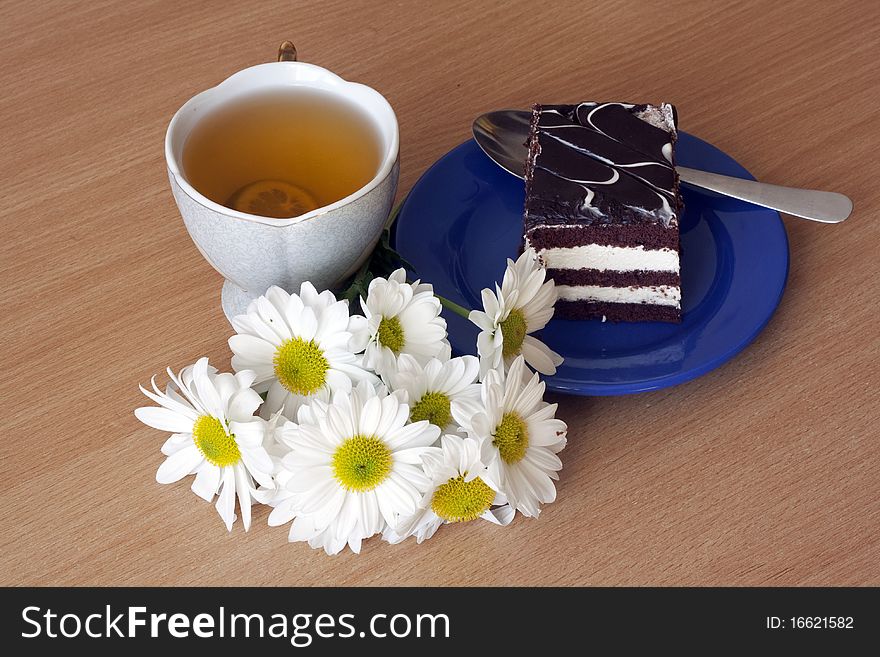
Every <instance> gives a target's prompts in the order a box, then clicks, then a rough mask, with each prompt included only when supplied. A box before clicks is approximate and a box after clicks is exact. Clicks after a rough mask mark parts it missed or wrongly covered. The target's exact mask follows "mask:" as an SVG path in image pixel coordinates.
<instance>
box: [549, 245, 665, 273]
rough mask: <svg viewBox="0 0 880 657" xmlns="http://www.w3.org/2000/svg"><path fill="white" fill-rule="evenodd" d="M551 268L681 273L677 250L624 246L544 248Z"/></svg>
mask: <svg viewBox="0 0 880 657" xmlns="http://www.w3.org/2000/svg"><path fill="white" fill-rule="evenodd" d="M538 255H539V256H540V258H541V260H542V261H543V262H544V265H545V266H546V267H547V268H548V269H584V268H589V269H599V270H601V271H641V270H645V271H669V272H675V273H678V266H679V265H678V252H677V251H673V250H672V249H649V250H646V249H645V247H643V246H636V247H622V246H602V245H599V244H584V245H582V246H574V247H571V248H564V249H563V248H552V249H541V250H540V251H539V252H538Z"/></svg>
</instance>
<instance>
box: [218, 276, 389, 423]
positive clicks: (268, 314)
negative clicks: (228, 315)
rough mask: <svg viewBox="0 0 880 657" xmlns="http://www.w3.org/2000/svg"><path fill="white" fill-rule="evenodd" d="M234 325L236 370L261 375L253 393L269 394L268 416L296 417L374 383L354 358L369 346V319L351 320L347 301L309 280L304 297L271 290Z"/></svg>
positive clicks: (231, 341) (232, 341)
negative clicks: (316, 402)
mask: <svg viewBox="0 0 880 657" xmlns="http://www.w3.org/2000/svg"><path fill="white" fill-rule="evenodd" d="M232 325H233V326H234V327H235V330H236V331H237V332H238V335H233V336H232V337H231V338H229V348H230V349H232V352H233V354H234V355H233V357H232V368H233V369H234V370H236V371H238V370H243V369H249V370H253V371H254V372H256V375H257V376H256V380H255V381H254V389H255V390H256V391H257V392H266V391H268V395H267V397H266V403H265V404H263V409H262V415H263V417H264V418H267V419H268V418H269V416H270V415H272V414H274V413H275V412H276V411H278V410H281V411H282V412H283V413H284V415H285V416H286V417H288V418H290V419H293V418H295V417H296V411H297V409H298V408H299V407H300V406H301V405H302V404H304V403H308V402H310V401H312V400H313V399H321V400H324V401H327V400H329V399H330V395H331V391H332V392H336V391H337V390H351V387H352V383H353V382H354V383H357V382H359V381H363V380H375V377H374V376H373V375H372V374H371V373H370V372H368V371H367V370H365V369H364V368H363V367H361V357H359V356H356V355H355V354H356V353H358V352H359V351H362V350H363V348H364V345H365V343H366V338H367V334H366V320H365V319H364V318H363V317H361V316H359V315H355V316H352V317H349V314H348V302H346V301H337V300H336V297H335V296H333V293H332V292H329V291H324V292H321V293H320V294H318V292H317V291H316V290H315V288H314V286H313V285H312V284H311V283H309V282H305V283H303V284H302V286H301V287H300V292H299V294H288V293H287V292H285V291H284V290H282V289H281V288H280V287H275V286H273V287H270V288H269V289H268V290H267V291H266V294H265V295H264V296H261V297H258V298H257V299H255V300H254V301H252V302H251V304H250V306H248V311H247V314H245V315H238V316H237V317H235V318H234V319H233V320H232Z"/></svg>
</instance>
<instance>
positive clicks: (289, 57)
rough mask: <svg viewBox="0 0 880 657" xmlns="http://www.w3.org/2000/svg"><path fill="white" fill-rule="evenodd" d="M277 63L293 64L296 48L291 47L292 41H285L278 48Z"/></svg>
mask: <svg viewBox="0 0 880 657" xmlns="http://www.w3.org/2000/svg"><path fill="white" fill-rule="evenodd" d="M278 61H279V62H295V61H296V46H294V45H293V42H292V41H285V42H284V43H282V44H281V45H280V46H278Z"/></svg>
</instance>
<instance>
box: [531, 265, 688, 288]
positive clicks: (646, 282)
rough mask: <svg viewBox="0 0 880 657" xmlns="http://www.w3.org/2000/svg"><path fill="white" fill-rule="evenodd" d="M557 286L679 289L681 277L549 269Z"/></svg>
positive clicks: (658, 273) (667, 273)
mask: <svg viewBox="0 0 880 657" xmlns="http://www.w3.org/2000/svg"><path fill="white" fill-rule="evenodd" d="M547 276H548V277H550V278H552V279H553V281H554V282H555V283H556V285H572V286H580V285H600V286H602V287H654V286H660V285H669V286H672V287H679V286H680V285H681V277H680V276H679V275H678V274H677V273H675V272H672V271H649V270H644V269H642V270H639V271H610V270H602V269H548V270H547Z"/></svg>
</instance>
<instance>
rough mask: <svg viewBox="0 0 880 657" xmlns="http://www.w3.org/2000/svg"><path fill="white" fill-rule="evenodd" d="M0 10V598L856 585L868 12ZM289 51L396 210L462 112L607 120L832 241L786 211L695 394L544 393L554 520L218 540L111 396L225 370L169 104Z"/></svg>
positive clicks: (261, 514)
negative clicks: (736, 184)
mask: <svg viewBox="0 0 880 657" xmlns="http://www.w3.org/2000/svg"><path fill="white" fill-rule="evenodd" d="M533 7H534V3H532V2H503V3H502V2H499V3H497V4H486V3H473V2H463V1H461V2H459V1H455V2H433V3H421V2H394V3H384V4H380V3H374V2H352V1H350V0H345V1H342V0H322V1H320V2H311V1H310V2H297V3H289V2H262V3H246V2H224V3H187V2H180V1H177V2H170V1H167V0H162V1H154V0H139V1H138V2H129V3H122V2H109V1H98V0H96V1H95V2H89V3H79V2H21V1H13V2H10V1H8V0H6V1H4V2H2V3H0V26H2V27H0V89H2V94H0V117H2V121H0V144H2V147H0V174H2V181H3V182H2V184H3V191H4V193H3V199H2V203H0V218H2V230H3V239H2V240H0V275H2V283H3V284H2V287H0V355H2V364H3V374H2V376H0V456H2V458H0V482H2V484H0V486H2V493H0V494H2V501H0V504H2V506H0V509H2V511H0V584H183V585H185V584H198V585H207V584H236V585H238V584H255V585H256V584H286V585H287V584H340V585H355V584H410V585H427V584H438V585H445V584H465V585H467V584H491V585H496V584H499V585H500V584H520V585H542V584H771V585H776V584H798V585H807V584H855V585H862V584H873V585H878V584H880V441H878V429H877V427H878V420H880V392H878V390H880V388H878V375H880V366H878V363H880V329H878V321H877V306H878V300H877V285H878V276H880V257H878V244H880V216H878V211H880V185H878V183H877V174H878V166H877V162H878V160H877V134H878V132H877V119H876V117H877V107H878V106H880V74H878V67H877V63H876V60H877V57H876V56H877V46H878V43H880V4H878V3H876V2H873V1H869V0H864V1H851V2H824V1H820V0H816V1H811V2H806V1H805V2H791V1H787V0H776V1H774V2H758V1H756V0H747V1H740V2H728V3H714V2H712V3H709V2H679V1H678V0H667V1H665V2H662V3H660V2H657V3H654V2H624V1H620V0H608V1H606V2H601V3H582V2H571V3H547V4H545V5H543V8H542V9H541V11H540V12H538V13H537V14H534V10H533ZM285 38H291V39H293V40H294V41H295V43H296V45H297V48H298V49H299V51H300V54H301V58H302V59H304V60H306V61H312V62H315V63H318V64H321V65H323V66H326V67H328V68H330V69H331V70H333V71H335V72H337V73H339V74H340V75H342V76H343V77H345V78H347V79H352V80H356V81H362V82H365V83H367V84H370V85H372V86H374V87H376V88H377V89H379V90H380V91H382V92H383V93H384V94H385V95H386V96H387V97H388V98H389V100H390V101H391V103H392V104H393V105H394V107H395V108H396V110H397V113H398V116H399V118H400V126H401V139H402V163H403V168H402V175H401V185H400V189H401V192H405V191H406V190H408V189H409V188H410V186H411V185H412V184H413V183H414V182H415V180H416V179H417V177H418V176H419V175H420V174H421V173H422V172H423V171H424V170H425V168H426V167H428V166H429V165H430V164H431V163H432V162H433V161H434V160H435V159H436V158H438V157H439V156H440V155H442V154H443V153H444V152H446V151H447V150H449V149H450V148H451V147H452V146H454V145H456V144H458V143H459V142H461V141H463V140H464V139H466V138H467V137H468V129H469V125H470V121H471V119H472V117H474V116H475V115H476V114H478V113H480V112H483V111H485V110H488V109H492V108H498V107H507V106H513V107H515V106H525V105H527V104H528V103H530V102H532V101H535V100H537V99H540V100H544V101H564V100H568V101H571V100H578V99H583V98H586V97H589V98H596V99H612V100H614V99H624V100H636V101H638V100H645V101H659V100H666V101H672V102H675V103H676V104H677V105H678V108H679V112H680V115H681V123H682V126H683V127H684V128H685V129H686V130H688V131H689V132H692V133H694V134H696V135H699V136H700V137H702V138H703V139H706V140H708V141H710V142H712V143H714V144H716V145H717V146H718V147H720V148H722V149H723V150H725V151H727V152H728V153H730V154H731V155H733V156H734V157H735V158H736V159H738V160H739V161H740V162H742V163H743V164H744V165H745V166H746V167H747V168H749V169H750V170H751V171H752V172H753V173H754V174H755V175H756V176H757V177H758V178H760V179H761V180H765V181H767V182H774V183H780V184H786V185H792V186H803V187H819V188H826V189H832V190H837V191H841V192H843V193H846V194H848V195H850V196H851V197H852V198H853V199H854V201H855V208H856V209H855V213H854V215H853V216H852V218H851V219H850V220H849V221H848V222H847V223H845V224H843V225H840V226H820V225H816V224H812V223H809V222H805V221H800V220H795V219H790V218H786V227H787V228H788V232H789V237H790V240H791V253H792V268H791V275H790V280H789V285H788V290H787V292H786V294H785V298H784V299H783V302H782V305H781V307H780V308H779V310H778V312H777V313H776V315H775V317H774V318H773V320H772V321H771V323H770V325H769V326H768V327H767V329H766V330H765V331H764V332H763V333H762V334H761V335H760V336H759V338H758V339H757V340H756V342H755V343H754V344H753V345H752V346H750V347H749V348H748V349H747V350H746V351H745V352H744V353H743V354H741V355H740V356H739V357H738V358H737V359H735V360H734V361H733V362H731V363H729V364H727V365H725V366H724V367H722V368H721V369H719V370H716V371H714V372H712V373H710V374H709V375H707V376H704V377H702V378H700V379H698V380H696V381H693V382H691V383H688V384H686V385H683V386H679V387H677V388H673V389H669V390H664V391H660V392H655V393H649V394H643V395H638V396H629V397H620V398H593V399H580V398H568V397H565V398H562V397H560V398H558V399H556V400H555V401H559V402H560V404H561V406H560V415H561V416H562V417H563V419H565V420H566V421H567V422H568V423H569V427H570V433H569V447H568V448H567V449H566V450H565V452H563V454H562V456H563V460H564V462H565V469H564V470H563V472H562V478H561V481H560V484H559V498H558V501H557V503H556V504H553V505H550V506H548V507H547V508H546V510H545V511H544V513H543V514H542V516H541V518H540V519H539V520H531V521H530V520H526V519H522V518H519V519H517V520H516V521H515V522H514V523H513V525H512V526H511V527H510V528H508V529H506V530H499V529H497V528H495V527H492V526H489V525H488V524H486V523H483V524H479V523H471V524H469V525H467V526H461V527H455V528H447V529H446V530H442V531H440V532H439V533H438V535H437V536H436V537H435V538H434V539H432V540H431V541H429V542H428V543H426V544H425V545H422V546H416V545H415V543H414V542H413V541H410V542H408V543H407V544H404V545H401V546H396V547H389V546H387V545H385V544H383V543H381V542H379V541H377V540H373V541H370V542H369V543H367V544H366V545H365V549H364V553H363V554H362V555H360V556H359V557H358V556H355V555H351V554H345V555H341V556H339V557H336V558H329V557H326V556H325V555H324V554H323V553H321V552H316V551H313V550H310V549H309V548H308V547H306V546H305V545H303V544H293V545H289V544H287V542H286V533H285V531H284V530H283V529H278V528H269V527H267V526H266V524H265V520H266V517H267V513H266V510H265V509H258V510H256V515H255V522H254V526H253V527H252V529H251V531H250V532H249V533H247V534H245V533H244V532H243V531H242V529H241V526H240V524H239V525H237V526H236V527H235V530H234V531H233V532H232V533H231V534H228V533H227V532H226V531H225V529H224V527H223V526H222V524H221V522H220V520H219V518H218V517H217V515H216V513H215V511H214V509H213V508H212V507H211V506H210V505H208V504H206V503H204V502H201V501H200V500H198V499H197V498H195V497H194V496H193V494H192V493H191V492H190V491H189V482H188V481H187V482H180V483H178V484H176V485H170V486H159V485H158V484H156V483H155V481H154V474H155V471H156V468H157V467H158V465H159V464H160V463H161V460H162V456H161V454H160V453H159V446H160V445H161V443H162V441H163V440H164V436H162V435H161V434H159V433H158V432H156V431H153V430H151V429H148V428H146V427H144V426H142V425H140V424H139V423H138V422H137V421H136V420H135V418H134V415H133V414H132V410H133V409H134V408H135V407H136V406H139V405H141V404H142V403H143V402H144V399H143V397H142V396H141V395H140V393H139V392H138V390H137V384H138V383H139V382H147V381H148V380H149V377H150V376H151V375H152V374H154V373H159V372H161V371H162V369H163V368H164V367H165V366H166V365H171V366H172V367H173V368H174V369H178V368H180V367H181V366H183V365H185V364H187V363H190V362H193V361H194V360H195V359H196V358H197V357H199V356H201V355H207V356H209V357H210V358H211V361H212V362H213V363H216V364H219V365H226V364H228V362H229V357H230V353H229V351H228V348H227V346H226V338H227V337H228V335H229V332H230V330H229V327H228V325H227V324H226V321H225V320H224V318H223V315H222V312H221V310H220V305H219V291H220V283H221V281H220V277H219V276H218V275H217V274H216V273H215V272H214V271H213V270H212V269H211V268H210V267H209V265H208V264H207V263H206V262H205V261H204V260H203V259H202V258H201V257H200V256H199V254H198V252H197V251H196V249H195V247H194V246H193V244H192V243H191V241H190V240H189V238H188V236H187V234H186V231H185V230H184V227H183V223H182V221H181V220H180V217H179V215H178V213H177V209H176V208H175V206H174V202H173V200H172V198H171V194H170V193H169V189H168V181H167V179H166V175H165V164H164V160H163V152H162V140H163V136H164V131H165V127H166V125H167V122H168V120H169V119H170V117H171V115H172V114H173V113H174V111H175V110H176V109H177V107H179V106H180V105H181V104H182V103H183V102H184V101H185V100H186V99H187V98H189V97H190V96H192V95H193V94H194V93H196V92H198V91H201V90H203V89H205V88H207V87H209V86H212V85H214V84H216V83H217V82H219V81H220V80H222V79H223V78H225V77H226V76H227V75H229V74H230V73H232V72H234V71H236V70H238V69H241V68H244V67H246V66H249V65H252V64H256V63H259V62H263V61H267V60H269V59H271V58H272V56H273V53H274V51H275V49H276V48H277V45H278V43H280V42H281V41H282V40H283V39H285Z"/></svg>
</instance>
